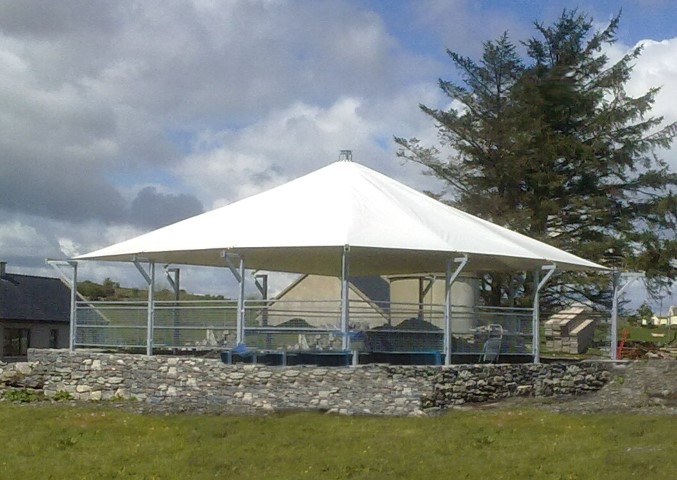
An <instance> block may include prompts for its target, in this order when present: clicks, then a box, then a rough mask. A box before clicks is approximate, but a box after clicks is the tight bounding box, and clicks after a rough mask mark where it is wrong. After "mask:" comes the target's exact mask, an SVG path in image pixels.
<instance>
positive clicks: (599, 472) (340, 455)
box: [0, 402, 677, 480]
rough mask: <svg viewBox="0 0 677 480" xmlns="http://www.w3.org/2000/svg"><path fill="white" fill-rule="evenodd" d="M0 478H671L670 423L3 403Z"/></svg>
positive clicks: (674, 428) (505, 414) (541, 415)
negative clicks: (175, 411) (216, 412)
mask: <svg viewBox="0 0 677 480" xmlns="http://www.w3.org/2000/svg"><path fill="white" fill-rule="evenodd" d="M0 424H1V425H2V428H1V429H0V444H1V445H2V449H0V478H2V479H18V478H41V479H100V478H106V479H108V478H111V479H114V478H125V479H188V478H191V479H203V478H204V479H206V478H237V479H268V478H270V479H298V478H308V479H381V478H383V479H385V478H389V479H393V478H412V479H415V478H449V479H462V478H483V479H499V478H505V479H510V478H514V479H526V478H544V479H615V480H618V479H625V478H637V477H644V478H647V479H648V478H651V479H672V478H674V475H675V471H677V456H675V455H674V446H675V445H676V444H677V417H675V416H641V415H627V416H620V415H583V416H567V415H561V414H554V413H547V412H544V411H540V410H529V409H527V410H512V411H506V410H497V411H492V410H473V411H464V412H451V413H449V414H447V415H443V416H439V417H429V418H373V417H338V416H329V415H320V414H307V413H303V414H301V413H298V414H297V413H295V414H287V415H271V416H266V417H226V416H223V417H210V416H188V415H186V416H152V415H138V414H132V413H127V412H124V411H121V410H119V409H114V408H111V407H110V406H109V407H70V406H67V405H59V406H51V405H48V406H45V405H39V406H36V405H34V404H28V405H20V404H14V403H9V402H2V403H0Z"/></svg>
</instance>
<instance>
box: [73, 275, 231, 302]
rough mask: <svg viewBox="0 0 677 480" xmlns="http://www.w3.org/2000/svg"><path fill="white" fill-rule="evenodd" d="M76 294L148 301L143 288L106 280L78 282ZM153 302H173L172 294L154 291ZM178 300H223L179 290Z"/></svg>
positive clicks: (112, 299) (106, 299) (218, 296)
mask: <svg viewBox="0 0 677 480" xmlns="http://www.w3.org/2000/svg"><path fill="white" fill-rule="evenodd" d="M78 293H79V294H80V295H82V296H83V297H85V298H86V299H87V300H91V301H93V302H94V301H132V300H140V301H145V300H147V299H148V290H147V289H145V288H126V287H121V286H120V284H119V283H117V282H114V281H112V280H111V279H110V278H106V279H105V280H104V281H103V283H101V284H99V283H96V282H91V281H89V280H85V281H84V282H78ZM155 300H158V301H171V300H174V292H173V291H171V290H169V289H168V288H163V289H162V290H156V291H155ZM179 300H225V297H224V296H223V295H196V294H193V293H188V292H186V291H185V290H183V289H182V290H181V291H180V293H179Z"/></svg>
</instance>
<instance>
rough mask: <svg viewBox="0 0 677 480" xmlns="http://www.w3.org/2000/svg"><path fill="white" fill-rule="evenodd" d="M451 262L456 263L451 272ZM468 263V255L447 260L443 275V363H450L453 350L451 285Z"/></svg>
mask: <svg viewBox="0 0 677 480" xmlns="http://www.w3.org/2000/svg"><path fill="white" fill-rule="evenodd" d="M452 263H456V264H458V266H457V267H456V270H454V271H453V272H452ZM467 263H468V256H467V255H463V256H462V257H458V258H455V259H454V260H453V261H452V260H451V259H448V260H447V270H446V275H445V277H444V364H445V365H451V354H452V352H453V346H452V344H453V337H452V334H451V333H452V329H451V287H452V285H453V284H454V282H455V281H456V278H458V276H459V274H460V273H461V271H462V270H463V269H464V268H465V266H466V264H467Z"/></svg>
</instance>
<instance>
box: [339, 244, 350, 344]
mask: <svg viewBox="0 0 677 480" xmlns="http://www.w3.org/2000/svg"><path fill="white" fill-rule="evenodd" d="M349 276H350V247H349V246H348V245H345V246H344V247H343V254H342V255H341V335H342V340H341V348H342V349H343V350H344V351H347V350H348V349H350V338H348V323H349V321H350V302H349V293H350V291H349V284H348V277H349Z"/></svg>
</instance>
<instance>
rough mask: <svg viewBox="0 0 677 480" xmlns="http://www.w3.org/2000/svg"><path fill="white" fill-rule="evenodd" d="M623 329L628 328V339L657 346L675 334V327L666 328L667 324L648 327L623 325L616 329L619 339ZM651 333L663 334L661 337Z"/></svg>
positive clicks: (676, 331)
mask: <svg viewBox="0 0 677 480" xmlns="http://www.w3.org/2000/svg"><path fill="white" fill-rule="evenodd" d="M623 330H628V331H629V332H630V335H629V336H628V340H637V341H641V342H653V343H655V344H656V345H658V346H662V345H665V344H667V343H668V342H670V341H671V340H673V339H674V337H675V335H677V327H672V328H671V329H668V327H667V326H661V327H653V328H649V327H640V326H631V325H624V326H623V327H621V328H619V329H618V339H619V341H620V339H621V338H623ZM652 333H653V334H655V335H663V336H662V337H658V336H653V335H652Z"/></svg>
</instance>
